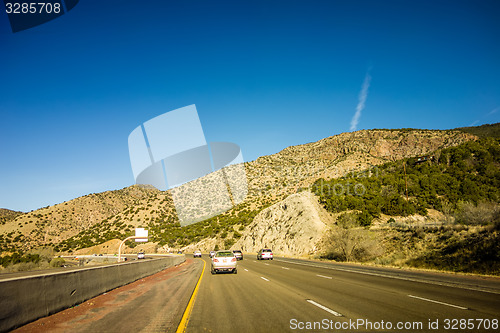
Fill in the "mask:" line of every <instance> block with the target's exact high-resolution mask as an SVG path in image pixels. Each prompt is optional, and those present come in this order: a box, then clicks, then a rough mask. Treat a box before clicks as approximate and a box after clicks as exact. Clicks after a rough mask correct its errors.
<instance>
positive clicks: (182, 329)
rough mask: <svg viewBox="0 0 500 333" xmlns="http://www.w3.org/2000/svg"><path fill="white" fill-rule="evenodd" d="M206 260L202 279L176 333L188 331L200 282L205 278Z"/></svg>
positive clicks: (199, 280)
mask: <svg viewBox="0 0 500 333" xmlns="http://www.w3.org/2000/svg"><path fill="white" fill-rule="evenodd" d="M205 266H206V263H205V260H203V270H202V271H201V275H200V278H199V279H198V282H197V283H196V287H194V291H193V294H192V295H191V299H190V300H189V303H188V305H187V307H186V311H184V314H183V315H182V319H181V322H180V324H179V327H177V331H176V333H183V332H185V331H186V327H187V324H188V321H189V317H190V316H191V311H192V310H193V306H194V300H195V299H196V294H197V293H198V289H199V288H200V282H201V279H202V278H203V273H204V272H205Z"/></svg>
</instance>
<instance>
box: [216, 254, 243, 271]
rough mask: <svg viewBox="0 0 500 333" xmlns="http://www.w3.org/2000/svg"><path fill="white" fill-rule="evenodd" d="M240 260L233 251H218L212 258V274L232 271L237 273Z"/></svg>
mask: <svg viewBox="0 0 500 333" xmlns="http://www.w3.org/2000/svg"><path fill="white" fill-rule="evenodd" d="M237 262H238V260H237V259H236V257H235V256H234V254H233V252H231V251H217V252H215V255H214V256H213V258H212V268H211V272H212V274H215V273H217V272H231V273H233V274H237V273H238V271H237V270H236V264H237Z"/></svg>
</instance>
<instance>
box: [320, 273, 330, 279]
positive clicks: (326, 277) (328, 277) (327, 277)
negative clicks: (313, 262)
mask: <svg viewBox="0 0 500 333" xmlns="http://www.w3.org/2000/svg"><path fill="white" fill-rule="evenodd" d="M316 276H319V277H322V278H325V279H332V277H331V276H326V275H319V274H316Z"/></svg>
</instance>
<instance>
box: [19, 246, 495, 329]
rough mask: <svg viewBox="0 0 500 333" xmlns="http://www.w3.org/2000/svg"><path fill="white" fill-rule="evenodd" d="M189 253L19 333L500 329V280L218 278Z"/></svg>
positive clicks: (370, 270) (284, 270) (317, 265)
mask: <svg viewBox="0 0 500 333" xmlns="http://www.w3.org/2000/svg"><path fill="white" fill-rule="evenodd" d="M186 256H187V257H188V259H187V261H186V262H185V263H183V264H181V265H179V266H176V267H171V268H168V269H166V270H163V271H161V272H159V273H156V274H154V275H151V276H149V277H147V278H143V279H140V280H138V281H136V282H133V283H131V284H129V285H126V286H123V287H119V288H116V289H114V290H111V291H109V292H107V293H105V294H103V295H100V296H97V297H95V298H92V299H90V300H88V301H85V302H84V303H82V304H80V305H79V306H75V307H73V308H70V309H66V310H64V311H61V312H57V313H55V314H53V315H51V316H48V317H45V318H41V319H39V320H36V321H34V322H32V323H30V324H27V325H25V326H23V327H20V328H19V329H17V330H15V332H30V333H33V332H72V333H73V332H82V333H86V332H176V331H177V332H184V331H185V332H188V333H196V332H231V333H232V332H236V333H246V332H498V331H499V326H498V325H499V323H498V320H499V319H500V279H499V278H486V277H477V276H462V275H455V274H440V273H433V272H421V271H408V270H401V269H394V268H380V267H371V266H362V265H356V264H340V263H329V262H318V261H309V260H299V259H289V258H274V260H269V261H257V260H256V258H255V255H245V257H244V260H242V261H239V262H238V274H217V275H212V274H211V273H210V259H209V257H208V255H207V254H203V257H202V258H201V259H198V258H196V259H195V258H192V255H186ZM203 264H205V269H204V270H203V266H204V265H203ZM202 272H203V274H202Z"/></svg>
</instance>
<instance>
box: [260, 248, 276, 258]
mask: <svg viewBox="0 0 500 333" xmlns="http://www.w3.org/2000/svg"><path fill="white" fill-rule="evenodd" d="M257 260H273V251H272V250H271V249H261V250H260V251H259V253H257Z"/></svg>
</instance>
